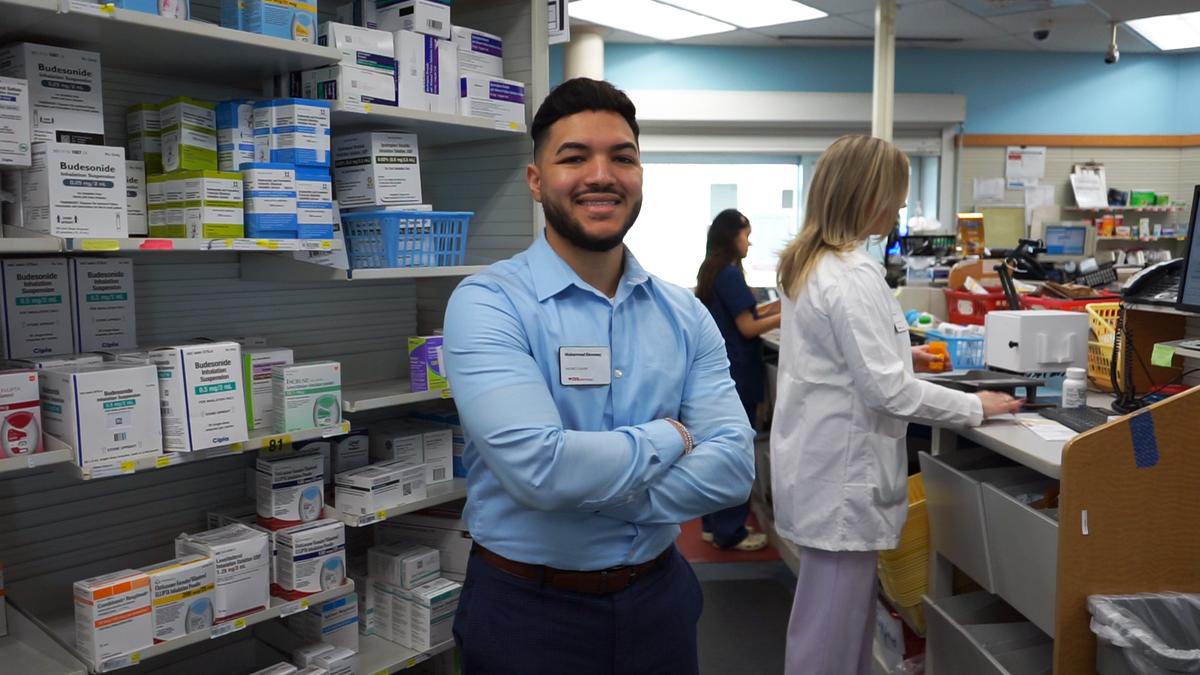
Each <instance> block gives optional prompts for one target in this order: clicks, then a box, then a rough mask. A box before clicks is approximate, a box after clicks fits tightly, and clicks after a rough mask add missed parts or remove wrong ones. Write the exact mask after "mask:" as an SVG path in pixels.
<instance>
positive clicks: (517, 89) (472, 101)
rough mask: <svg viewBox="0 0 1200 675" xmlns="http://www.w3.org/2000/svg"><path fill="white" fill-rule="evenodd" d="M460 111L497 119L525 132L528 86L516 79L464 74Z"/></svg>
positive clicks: (464, 113)
mask: <svg viewBox="0 0 1200 675" xmlns="http://www.w3.org/2000/svg"><path fill="white" fill-rule="evenodd" d="M459 94H460V95H461V100H460V102H459V103H460V106H461V109H460V112H461V113H462V114H463V115H467V116H469V117H484V118H487V119H491V120H495V121H496V122H498V123H499V124H501V125H504V126H505V127H507V128H510V129H517V130H524V129H525V84H524V83H522V82H517V81H516V80H505V79H502V78H499V77H491V76H488V75H479V74H478V73H463V74H462V77H461V78H460V90H459Z"/></svg>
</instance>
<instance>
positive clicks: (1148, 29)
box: [1125, 12, 1200, 51]
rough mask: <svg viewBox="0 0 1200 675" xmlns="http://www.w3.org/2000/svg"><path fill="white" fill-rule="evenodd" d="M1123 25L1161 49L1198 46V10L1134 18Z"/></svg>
mask: <svg viewBox="0 0 1200 675" xmlns="http://www.w3.org/2000/svg"><path fill="white" fill-rule="evenodd" d="M1125 25H1126V26H1129V27H1130V28H1132V29H1133V30H1135V31H1137V33H1138V35H1141V36H1142V37H1144V38H1146V39H1147V40H1149V41H1150V42H1152V43H1153V44H1154V46H1155V47H1158V48H1159V49H1161V50H1163V51H1171V50H1172V49H1191V48H1193V47H1200V12H1188V13H1187V14H1168V15H1167V16H1152V17H1150V18H1148V19H1134V20H1132V21H1126V22H1125Z"/></svg>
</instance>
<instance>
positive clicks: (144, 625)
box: [75, 570, 154, 664]
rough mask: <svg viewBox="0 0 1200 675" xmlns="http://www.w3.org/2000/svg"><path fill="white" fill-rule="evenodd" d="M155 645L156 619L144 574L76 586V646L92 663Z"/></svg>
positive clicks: (113, 575) (86, 581)
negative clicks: (152, 612) (151, 607)
mask: <svg viewBox="0 0 1200 675" xmlns="http://www.w3.org/2000/svg"><path fill="white" fill-rule="evenodd" d="M115 617H121V618H120V619H115ZM114 619H115V620H114ZM152 644H154V618H153V616H152V615H151V609H150V578H149V577H147V576H146V573H145V572H138V571H137V570H121V571H119V572H112V573H110V574H105V575H102V576H98V577H93V578H91V579H83V580H81V581H76V582H75V646H76V648H77V649H79V651H80V652H82V653H83V654H84V656H86V657H87V659H88V660H89V661H91V662H92V663H95V664H99V663H101V662H102V661H105V660H107V659H111V658H113V657H114V656H124V655H125V654H129V653H130V652H136V651H138V650H139V649H145V648H146V647H149V646H150V645H152Z"/></svg>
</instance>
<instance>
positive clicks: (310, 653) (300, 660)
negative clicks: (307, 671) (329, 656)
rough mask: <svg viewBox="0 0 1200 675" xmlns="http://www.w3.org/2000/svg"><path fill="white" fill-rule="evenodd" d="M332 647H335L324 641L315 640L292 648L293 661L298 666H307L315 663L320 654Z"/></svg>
mask: <svg viewBox="0 0 1200 675" xmlns="http://www.w3.org/2000/svg"><path fill="white" fill-rule="evenodd" d="M331 649H333V645H331V644H326V643H324V642H313V643H312V644H307V645H302V646H300V647H297V648H295V649H293V650H292V662H293V663H294V664H295V665H296V666H297V667H300V668H307V667H309V666H310V665H313V662H314V661H316V658H317V657H318V656H320V655H321V654H324V653H325V652H327V651H329V650H331Z"/></svg>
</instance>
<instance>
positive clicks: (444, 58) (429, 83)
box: [395, 30, 459, 115]
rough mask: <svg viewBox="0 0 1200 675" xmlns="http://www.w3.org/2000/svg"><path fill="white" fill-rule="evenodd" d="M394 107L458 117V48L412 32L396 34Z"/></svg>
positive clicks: (443, 41) (404, 31) (403, 31)
mask: <svg viewBox="0 0 1200 675" xmlns="http://www.w3.org/2000/svg"><path fill="white" fill-rule="evenodd" d="M395 35H396V59H397V64H396V67H397V70H396V105H398V106H400V107H401V108H412V109H415V110H425V111H429V112H439V113H445V114H447V115H457V114H459V112H458V109H459V103H458V98H459V97H458V75H459V73H458V48H457V47H456V46H455V45H454V44H453V43H450V42H447V41H445V40H439V39H437V38H435V37H431V36H429V35H422V34H420V33H414V32H412V31H406V30H402V31H397V32H396V34H395Z"/></svg>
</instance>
